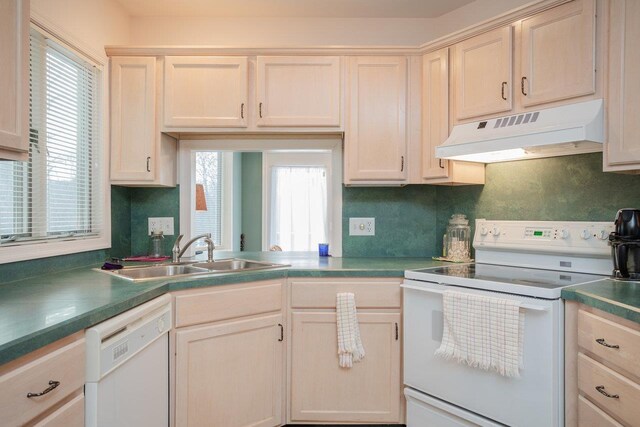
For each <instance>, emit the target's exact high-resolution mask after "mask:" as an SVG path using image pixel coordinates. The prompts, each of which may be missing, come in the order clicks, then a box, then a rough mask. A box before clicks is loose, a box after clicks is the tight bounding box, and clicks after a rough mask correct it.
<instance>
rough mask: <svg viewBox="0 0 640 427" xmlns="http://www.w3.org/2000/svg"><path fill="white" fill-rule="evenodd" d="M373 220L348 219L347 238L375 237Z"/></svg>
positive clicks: (374, 221)
mask: <svg viewBox="0 0 640 427" xmlns="http://www.w3.org/2000/svg"><path fill="white" fill-rule="evenodd" d="M375 235H376V219H375V218H349V236H375Z"/></svg>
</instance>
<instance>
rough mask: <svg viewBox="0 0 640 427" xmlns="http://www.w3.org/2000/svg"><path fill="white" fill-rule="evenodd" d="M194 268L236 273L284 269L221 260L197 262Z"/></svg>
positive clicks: (234, 259) (239, 260) (234, 260)
mask: <svg viewBox="0 0 640 427" xmlns="http://www.w3.org/2000/svg"><path fill="white" fill-rule="evenodd" d="M192 265H193V266H194V267H199V268H206V269H207V270H211V271H237V270H243V271H246V270H260V269H265V268H278V267H284V265H282V264H275V263H272V262H264V261H249V260H246V259H237V258H231V259H221V260H219V261H213V262H198V263H195V264H192Z"/></svg>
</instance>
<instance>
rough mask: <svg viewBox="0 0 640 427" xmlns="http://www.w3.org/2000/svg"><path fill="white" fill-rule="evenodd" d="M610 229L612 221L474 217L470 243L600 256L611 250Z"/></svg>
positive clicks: (519, 249) (518, 249)
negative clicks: (498, 219)
mask: <svg viewBox="0 0 640 427" xmlns="http://www.w3.org/2000/svg"><path fill="white" fill-rule="evenodd" d="M613 230H614V224H613V222H590V221H491V220H486V219H477V220H476V227H475V235H474V239H473V246H474V248H476V250H483V249H505V250H517V251H534V252H551V253H554V252H555V253H558V252H561V253H575V254H582V255H593V256H603V255H607V254H609V253H610V251H611V248H610V247H609V241H608V240H609V233H611V232H612V231H613Z"/></svg>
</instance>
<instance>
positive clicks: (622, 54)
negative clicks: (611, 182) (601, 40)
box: [604, 0, 640, 171]
mask: <svg viewBox="0 0 640 427" xmlns="http://www.w3.org/2000/svg"><path fill="white" fill-rule="evenodd" d="M639 24H640V2H638V1H637V0H614V1H612V2H611V9H610V14H609V28H610V36H609V49H608V52H609V55H608V58H607V64H608V68H609V70H608V73H607V74H608V79H607V100H606V105H607V112H608V114H607V136H606V142H605V149H604V169H605V170H606V171H634V170H640V139H638V135H640V121H639V120H638V116H637V115H638V111H640V79H639V78H638V77H639V76H640V49H638V44H639V43H640V25H639Z"/></svg>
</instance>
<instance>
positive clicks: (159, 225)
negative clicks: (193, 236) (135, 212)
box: [149, 216, 174, 236]
mask: <svg viewBox="0 0 640 427" xmlns="http://www.w3.org/2000/svg"><path fill="white" fill-rule="evenodd" d="M153 231H162V234H164V235H165V236H173V234H174V231H173V217H170V216H169V217H156V218H149V235H151V233H152V232H153Z"/></svg>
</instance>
